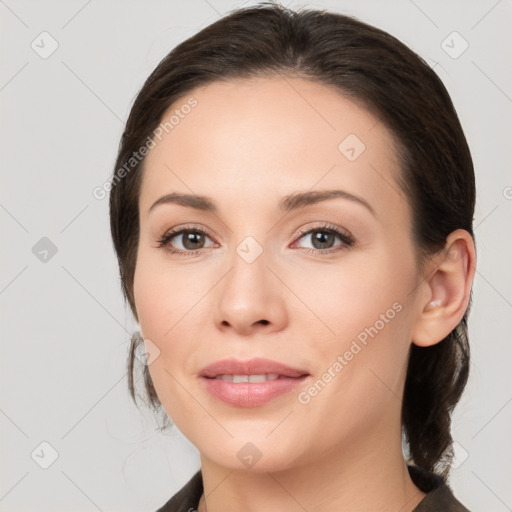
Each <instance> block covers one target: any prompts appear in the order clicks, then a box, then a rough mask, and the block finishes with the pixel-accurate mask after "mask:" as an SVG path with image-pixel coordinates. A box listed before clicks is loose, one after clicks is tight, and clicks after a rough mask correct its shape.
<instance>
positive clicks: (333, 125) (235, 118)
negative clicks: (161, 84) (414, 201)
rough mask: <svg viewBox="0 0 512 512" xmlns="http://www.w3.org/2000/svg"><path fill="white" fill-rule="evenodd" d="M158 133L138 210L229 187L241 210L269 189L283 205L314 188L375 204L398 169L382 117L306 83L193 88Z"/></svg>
mask: <svg viewBox="0 0 512 512" xmlns="http://www.w3.org/2000/svg"><path fill="white" fill-rule="evenodd" d="M190 105H193V106H192V107H191V106H190ZM166 122H167V129H165V128H166V125H165V123H166ZM160 127H161V128H163V129H162V130H161V136H160V140H156V139H155V142H156V146H155V147H154V148H153V149H152V150H151V151H150V152H149V154H148V156H147V157H146V161H145V166H144V167H145V170H144V180H143V184H142V189H141V195H140V206H141V211H144V210H145V209H146V210H147V208H149V206H150V202H151V204H152V201H154V200H156V199H157V198H158V197H159V196H160V195H162V194H164V193H168V192H170V191H182V192H187V193H190V192H191V191H193V192H194V193H197V194H205V195H211V194H209V192H211V190H212V189H213V190H215V191H217V193H219V192H220V188H222V194H228V193H229V191H231V192H232V195H233V196H236V197H238V200H239V202H240V206H242V205H243V203H244V202H247V201H248V200H250V199H253V200H259V199H264V198H268V197H269V192H270V190H273V191H274V190H275V191H280V192H282V193H281V194H279V193H277V195H280V196H282V195H285V194H286V193H290V192H291V191H295V190H311V189H313V188H314V187H315V184H318V187H319V188H327V187H330V186H333V187H339V186H344V187H346V188H348V189H351V191H352V192H354V193H357V194H360V195H363V194H361V193H363V192H364V195H366V197H371V196H372V195H375V193H376V191H375V190H374V189H375V186H376V185H377V187H378V188H380V189H382V187H385V181H388V182H394V181H395V180H394V178H395V174H396V173H397V172H398V167H399V164H398V158H397V151H396V144H395V141H394V139H393V136H392V134H391V133H390V132H389V131H388V130H387V129H386V127H385V126H384V125H383V124H382V123H381V122H380V121H379V120H378V118H377V117H376V116H374V115H373V114H372V113H371V112H370V111H368V110H367V109H366V108H364V106H363V105H362V104H361V103H359V102H356V101H354V100H352V99H349V98H347V97H346V96H344V95H342V94H341V93H339V92H338V91H336V90H334V89H333V88H331V87H327V86H325V85H322V84H319V83H316V82H312V81H308V80H304V79H300V78H292V77H281V76H278V77H272V78H254V79H251V80H232V81H222V82H214V83H211V84H209V85H207V86H206V87H200V88H196V89H194V90H192V91H190V92H189V93H187V94H186V95H184V96H183V97H182V98H180V99H178V100H177V101H175V102H174V103H173V105H171V107H170V108H169V109H168V110H167V111H166V113H165V114H164V115H163V117H162V120H161V125H160ZM391 187H392V188H391V189H390V190H388V191H384V195H385V194H386V193H388V195H390V196H395V197H390V198H389V199H390V200H392V201H393V200H394V201H396V200H397V197H396V195H397V194H398V195H400V191H399V190H398V185H392V186H391ZM242 196H243V197H242ZM249 196H250V197H249Z"/></svg>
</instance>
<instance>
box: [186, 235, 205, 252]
mask: <svg viewBox="0 0 512 512" xmlns="http://www.w3.org/2000/svg"><path fill="white" fill-rule="evenodd" d="M184 237H185V243H184V244H183V246H184V247H185V248H186V249H197V246H194V245H193V244H194V243H197V242H198V240H197V239H198V238H201V237H203V235H202V234H201V233H184ZM189 243H191V244H192V247H190V246H189Z"/></svg>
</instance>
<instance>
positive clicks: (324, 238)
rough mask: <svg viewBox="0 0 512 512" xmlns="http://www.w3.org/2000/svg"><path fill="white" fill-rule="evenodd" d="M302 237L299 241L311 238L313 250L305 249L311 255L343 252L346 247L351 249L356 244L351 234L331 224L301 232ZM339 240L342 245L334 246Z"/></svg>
mask: <svg viewBox="0 0 512 512" xmlns="http://www.w3.org/2000/svg"><path fill="white" fill-rule="evenodd" d="M300 234H301V235H302V236H301V237H300V238H299V240H302V239H307V238H309V239H310V240H311V244H312V245H313V248H309V247H304V249H305V252H307V253H311V254H318V253H320V254H322V253H324V254H325V253H333V252H336V251H339V250H342V249H344V248H346V247H350V246H352V245H353V244H354V238H353V237H352V235H350V234H349V233H345V232H343V231H342V230H341V229H339V228H337V227H336V226H332V225H329V224H326V225H323V226H317V227H315V228H312V229H309V230H308V231H305V232H304V231H301V233H300ZM336 238H338V239H339V240H340V241H341V243H340V244H338V245H333V244H334V243H335V241H336Z"/></svg>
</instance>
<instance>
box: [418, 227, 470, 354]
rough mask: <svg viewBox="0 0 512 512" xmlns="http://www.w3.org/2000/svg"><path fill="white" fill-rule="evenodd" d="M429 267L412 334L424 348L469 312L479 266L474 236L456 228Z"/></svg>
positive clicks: (435, 341)
mask: <svg viewBox="0 0 512 512" xmlns="http://www.w3.org/2000/svg"><path fill="white" fill-rule="evenodd" d="M427 267H428V268H427V269H426V276H427V277H426V278H425V279H424V281H423V283H422V285H421V292H422V293H419V294H418V297H422V299H421V301H420V303H419V304H418V315H417V319H416V323H415V326H414V330H413V336H412V342H413V343H414V344H415V345H418V346H421V347H427V346H431V345H435V344H436V343H439V342H440V341H442V340H443V339H444V338H446V336H448V335H449V334H450V332H451V331H453V329H455V328H456V327H457V325H458V324H459V323H460V321H461V320H462V317H463V316H464V313H465V312H466V309H467V307H468V304H469V299H470V295H471V286H472V284H473V278H474V275H475V269H476V252H475V244H474V241H473V238H472V237H471V235H470V234H469V233H468V232H467V231H465V230H463V229H458V230H456V231H453V232H452V233H451V234H450V235H449V236H448V237H447V239H446V244H445V248H444V249H443V251H441V252H440V253H439V254H437V255H436V256H435V257H434V258H432V260H431V262H430V264H429V265H428V266H427Z"/></svg>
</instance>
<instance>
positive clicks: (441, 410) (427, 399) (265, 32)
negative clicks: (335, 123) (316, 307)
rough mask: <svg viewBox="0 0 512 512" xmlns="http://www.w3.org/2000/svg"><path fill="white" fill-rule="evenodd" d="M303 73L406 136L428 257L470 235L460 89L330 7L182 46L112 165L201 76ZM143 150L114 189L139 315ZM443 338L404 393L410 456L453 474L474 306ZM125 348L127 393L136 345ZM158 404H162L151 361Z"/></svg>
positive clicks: (406, 168)
mask: <svg viewBox="0 0 512 512" xmlns="http://www.w3.org/2000/svg"><path fill="white" fill-rule="evenodd" d="M276 74H278V75H280V74H282V75H285V76H297V77H301V78H305V79H309V80H313V81H316V82H319V83H322V84H325V85H327V86H331V87H334V88H336V89H337V90H338V91H339V92H340V93H342V94H344V95H345V96H348V97H351V98H353V99H354V100H357V101H360V102H362V103H363V104H364V105H365V106H366V107H367V108H368V109H369V110H370V111H371V112H372V113H374V115H376V116H378V118H379V119H380V120H381V121H382V122H383V123H384V124H385V125H386V126H387V127H388V128H389V129H390V131H391V132H392V133H393V135H394V136H395V138H396V140H397V141H398V143H399V146H400V153H401V155H400V156H401V162H402V166H401V167H402V169H401V171H402V172H401V176H400V186H401V188H402V189H403V191H404V192H405V195H406V197H407V199H408V201H409V203H410V205H411V208H412V212H413V236H414V239H415V243H416V247H417V249H418V255H419V258H418V261H419V263H420V264H421V263H422V262H423V261H424V260H425V258H426V257H428V255H433V254H436V253H437V252H438V251H439V250H441V249H442V248H443V247H444V244H445V241H446V237H447V236H448V235H449V234H450V233H451V232H452V231H454V230H455V229H458V228H462V229H465V230H467V231H468V232H469V233H470V234H471V235H472V236H473V231H472V222H473V211H474V206H475V177H474V172H473V163H472V159H471V155H470V151H469V148H468V145H467V142H466V139H465V137H464V133H463V130H462V127H461V125H460V122H459V119H458V117H457V114H456V112H455V109H454V107H453V104H452V101H451V99H450V97H449V95H448V92H447V91H446V89H445V87H444V86H443V84H442V82H441V80H440V79H439V78H438V76H437V75H436V74H435V73H434V71H433V70H432V69H431V68H430V67H429V66H428V65H427V64H426V63H425V62H424V60H423V59H421V57H419V56H418V55H417V54H416V53H414V52H413V51H412V50H410V49H409V48H407V47H406V46H405V45H404V44H402V43H401V42H400V41H398V40H397V39H396V38H394V37H393V36H391V35H389V34H387V33H386V32H384V31H382V30H379V29H377V28H375V27H373V26H370V25H367V24H365V23H363V22H361V21H359V20H357V19H354V18H352V17H349V16H345V15H341V14H336V13H333V12H329V11H326V10H305V9H302V10H300V11H293V10H290V9H287V8H284V7H282V6H280V5H275V4H273V3H272V2H263V3H261V4H260V5H258V6H255V7H249V8H242V9H237V10H235V11H232V12H231V13H229V14H228V15H227V16H225V17H223V18H221V19H219V20H218V21H216V22H215V23H213V24H211V25H209V26H207V27H206V28H204V29H203V30H201V31H200V32H198V33H197V34H196V35H194V36H193V37H191V38H189V39H187V40H186V41H184V42H183V43H181V44H179V45H178V46H177V47H175V48H174V49H173V50H172V51H171V52H170V53H169V54H168V55H167V56H166V57H165V58H164V59H163V60H162V61H161V62H160V63H159V64H158V66H157V67H156V69H155V70H154V71H153V73H152V74H151V75H150V76H149V78H148V79H147V80H146V82H145V83H144V85H143V87H142V88H141V90H140V91H139V93H138V95H137V98H136V99H135V102H134V104H133V107H132V109H131V112H130V115H129V118H128V120H127V123H126V128H125V131H124V133H123V135H122V139H121V143H120V147H119V152H118V157H117V161H116V165H115V169H118V170H119V169H120V168H121V167H122V166H123V165H124V164H125V163H126V162H128V161H129V160H130V158H131V157H132V156H133V154H134V152H136V151H137V150H138V149H139V148H141V147H142V146H143V145H144V143H145V141H146V140H147V138H148V137H149V136H151V134H152V133H153V131H154V130H155V129H156V128H157V126H158V125H159V123H160V122H161V120H162V116H163V114H164V113H165V111H166V110H167V109H168V108H169V107H170V106H171V105H172V104H173V103H174V102H175V101H176V100H177V99H179V98H180V97H183V96H184V95H185V94H186V93H187V92H190V91H191V90H192V89H194V88H196V87H198V86H205V85H207V84H209V83H212V82H214V81H219V80H230V79H237V78H250V77H263V76H272V75H276ZM143 164H144V159H141V160H140V161H137V162H135V165H133V169H132V170H130V172H128V173H124V174H125V175H124V177H123V178H122V179H119V175H117V174H116V173H114V176H113V180H112V188H111V192H110V216H111V217H110V221H111V231H112V238H113V242H114V246H115V250H116V253H117V258H118V261H119V268H120V276H121V284H122V290H123V294H124V296H125V299H126V300H127V301H128V302H129V305H130V308H131V310H132V312H133V314H134V315H135V317H136V318H137V313H136V309H135V303H134V296H133V280H134V272H135V265H136V257H137V247H138V239H139V207H138V199H139V191H140V184H141V178H142V172H143ZM468 311H469V307H468V310H467V311H466V312H465V314H464V317H463V319H462V320H461V322H460V324H459V325H458V326H457V327H456V328H455V329H454V330H453V331H452V332H451V333H450V334H449V335H448V336H447V337H446V338H445V339H444V340H442V341H440V342H439V343H437V344H435V345H433V346H430V347H419V346H416V345H414V344H411V349H410V358H409V363H408V371H407V377H406V382H405V390H404V396H403V402H402V427H403V434H404V436H405V439H406V440H407V449H408V452H409V454H408V456H409V458H408V461H409V462H412V463H414V464H416V465H418V466H422V467H424V468H426V469H428V470H431V471H436V472H437V473H438V474H441V475H442V476H443V477H445V478H447V477H448V473H449V470H450V462H451V460H452V458H453V450H452V443H453V440H452V437H451V433H450V425H451V416H450V415H451V412H452V411H453V409H454V407H455V405H456V404H457V402H458V401H459V399H460V396H461V395H462V392H463V390H464V388H465V385H466V382H467V379H468V373H469V342H468V333H467V314H468ZM141 341H142V340H141V339H140V337H138V336H137V335H134V336H133V338H132V341H131V346H130V353H129V358H128V376H129V389H130V394H131V396H132V398H133V400H134V401H135V402H136V400H135V388H134V380H133V371H134V362H135V350H136V349H137V347H138V346H139V344H140V343H141ZM143 374H144V386H145V392H146V394H147V397H148V399H149V404H150V405H152V406H153V407H154V408H155V410H158V409H160V410H161V404H160V401H159V399H158V396H157V394H156V391H155V388H154V387H153V383H152V381H151V377H150V375H149V371H148V368H147V366H145V367H144V370H143Z"/></svg>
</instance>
